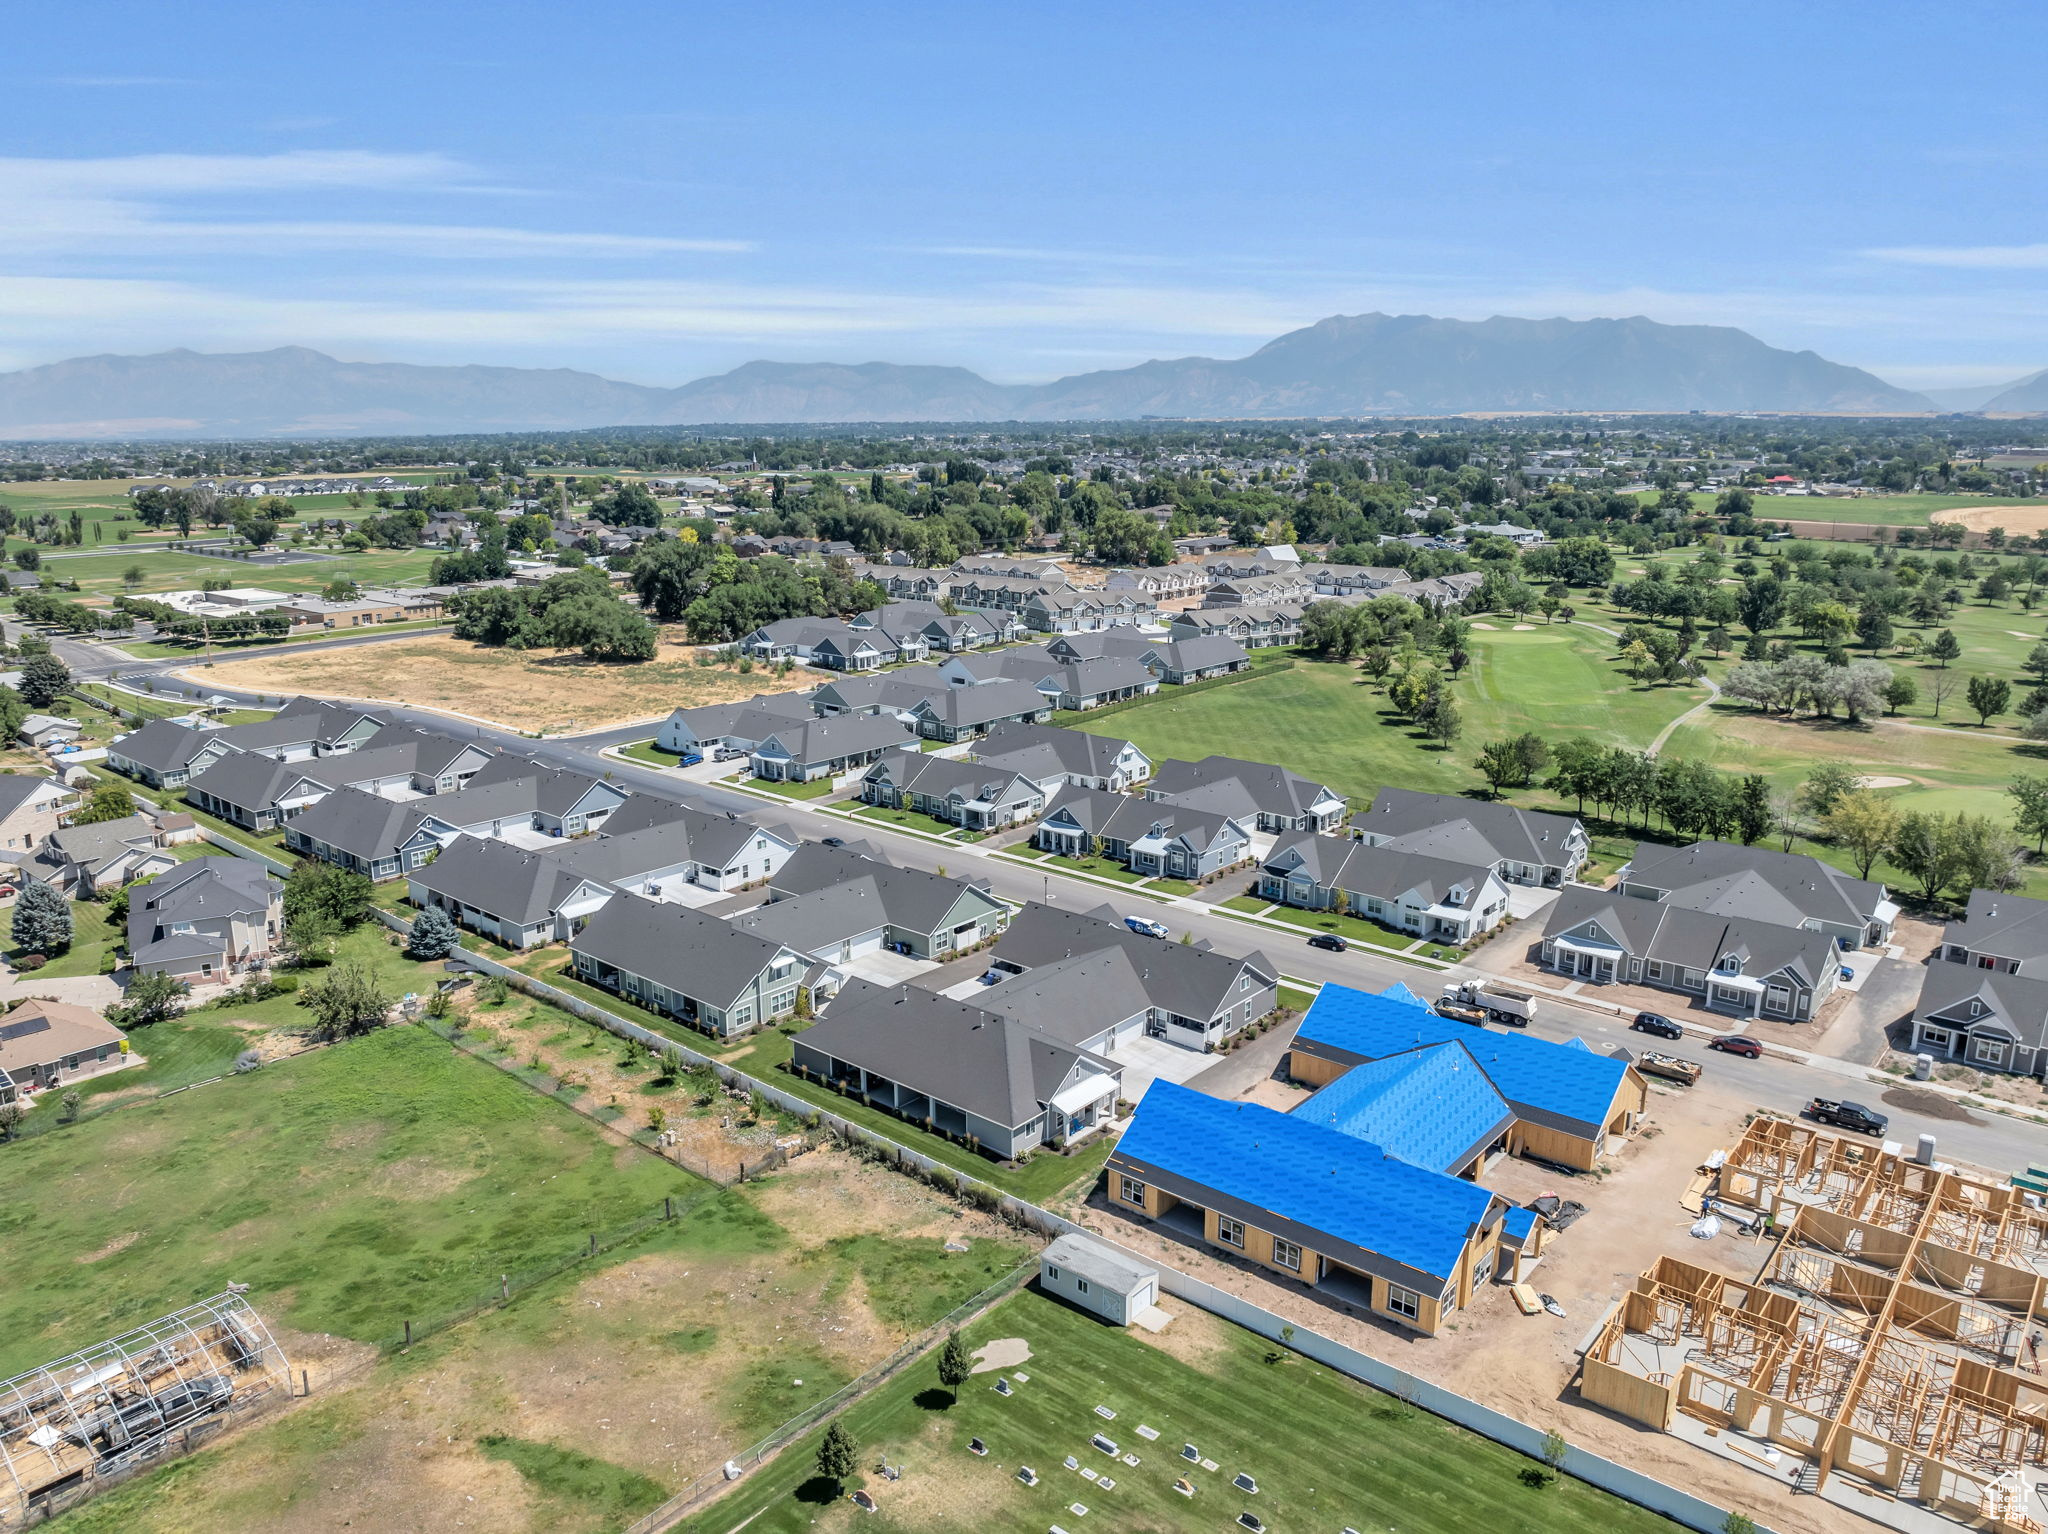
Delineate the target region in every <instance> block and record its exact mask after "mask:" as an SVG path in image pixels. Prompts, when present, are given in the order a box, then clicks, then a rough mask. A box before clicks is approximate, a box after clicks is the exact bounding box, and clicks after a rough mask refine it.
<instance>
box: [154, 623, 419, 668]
mask: <svg viewBox="0 0 2048 1534" xmlns="http://www.w3.org/2000/svg"><path fill="white" fill-rule="evenodd" d="M444 623H445V620H443V619H440V618H420V619H418V620H416V621H414V622H410V623H380V624H378V625H377V627H376V628H375V629H373V630H371V631H370V632H372V633H375V634H379V635H385V634H413V633H418V632H419V631H420V630H422V629H434V628H441V627H443V625H444ZM356 632H358V631H357V630H355V629H339V630H327V629H321V630H316V631H315V632H313V633H311V634H293V635H290V636H288V637H286V638H283V639H279V638H276V637H274V636H267V635H266V636H259V637H256V638H253V639H216V640H214V641H213V652H212V653H213V654H214V655H215V656H218V657H221V658H226V657H228V656H231V655H233V654H235V653H236V652H237V651H241V650H262V649H268V648H269V647H271V646H273V645H299V644H318V643H320V642H322V641H324V640H331V639H341V638H347V637H348V636H349V635H351V634H354V633H356ZM114 648H116V649H118V650H119V651H120V652H121V653H122V654H123V655H132V656H134V657H135V658H136V659H137V660H194V659H198V660H204V659H205V658H206V654H207V647H206V644H205V641H203V640H199V639H193V640H168V639H143V640H138V641H137V642H135V643H134V644H124V645H116V646H115V647H114Z"/></svg>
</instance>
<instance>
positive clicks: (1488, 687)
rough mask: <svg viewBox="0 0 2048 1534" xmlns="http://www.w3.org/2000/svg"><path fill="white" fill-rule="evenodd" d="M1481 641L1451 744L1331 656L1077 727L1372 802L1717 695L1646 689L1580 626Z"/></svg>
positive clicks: (1478, 637)
mask: <svg viewBox="0 0 2048 1534" xmlns="http://www.w3.org/2000/svg"><path fill="white" fill-rule="evenodd" d="M1482 621H1487V622H1493V621H1495V620H1493V619H1486V620H1482ZM1498 621H1500V622H1502V623H1503V624H1505V623H1507V622H1509V621H1510V620H1506V619H1502V620H1498ZM1469 647H1470V650H1471V653H1472V657H1473V658H1472V664H1471V666H1470V667H1469V668H1467V670H1466V671H1465V673H1464V675H1463V676H1461V677H1460V678H1459V679H1458V681H1457V682H1456V683H1455V684H1454V691H1455V695H1456V697H1457V700H1458V703H1459V705H1460V707H1461V708H1462V709H1463V711H1464V720H1465V730H1464V736H1463V738H1462V740H1461V741H1460V742H1459V744H1458V746H1457V747H1456V748H1454V749H1453V750H1451V751H1448V752H1446V751H1442V750H1440V749H1438V748H1437V747H1436V746H1435V745H1434V744H1433V743H1432V742H1430V741H1428V740H1426V739H1424V738H1423V737H1422V734H1421V732H1420V731H1419V730H1417V729H1415V728H1413V727H1412V726H1411V725H1409V724H1408V723H1407V722H1406V721H1405V720H1403V719H1401V718H1399V717H1398V716H1397V715H1395V714H1394V713H1393V712H1392V710H1391V709H1390V708H1389V707H1388V704H1387V701H1386V698H1385V695H1384V694H1383V693H1382V692H1380V690H1379V689H1378V688H1376V687H1374V686H1371V685H1369V684H1368V682H1367V679H1366V678H1365V676H1364V674H1363V673H1362V672H1360V671H1359V670H1358V669H1357V667H1355V666H1348V665H1338V664H1332V663H1327V662H1306V661H1305V662H1303V663H1302V664H1300V665H1298V666H1296V667H1294V668H1293V669H1292V670H1289V671H1283V672H1280V673H1279V674H1277V675H1275V676H1270V677H1260V678H1258V679H1257V680H1255V681H1250V682H1244V683H1241V684H1239V685H1237V686H1234V687H1219V688H1216V689H1215V690H1213V691H1210V692H1204V693H1196V694H1194V695H1192V696H1186V697H1176V696H1174V695H1172V693H1171V692H1170V691H1169V690H1167V689H1164V688H1162V689H1161V690H1160V691H1159V692H1158V693H1156V694H1154V695H1153V697H1152V698H1151V699H1150V700H1149V701H1148V702H1147V703H1146V704H1145V705H1144V706H1143V707H1139V708H1131V709H1126V710H1124V711H1123V712H1122V713H1119V714H1115V715H1112V716H1111V717H1109V718H1107V719H1104V720H1102V721H1101V722H1100V724H1099V725H1098V724H1096V723H1095V722H1094V716H1093V715H1084V716H1082V717H1081V718H1080V719H1078V720H1077V721H1076V722H1075V727H1076V728H1078V729H1083V730H1088V731H1091V732H1093V733H1099V734H1104V735H1115V736H1122V737H1124V738H1126V739H1129V740H1132V741H1135V742H1136V743H1137V745H1138V747H1139V748H1140V749H1141V750H1143V751H1144V752H1146V753H1147V754H1148V755H1149V756H1151V758H1152V759H1153V761H1155V762H1157V761H1160V760H1162V759H1164V758H1167V757H1179V758H1181V759H1183V760H1187V761H1199V760H1200V759H1201V758H1203V757H1205V756H1208V755H1211V754H1212V753H1217V752H1222V753H1226V754H1235V755H1242V756H1246V757H1250V758H1253V759H1255V760H1259V761H1272V762H1277V763H1279V764H1280V765H1281V766H1284V767H1289V768H1292V769H1293V770H1294V771H1296V772H1299V773H1302V774H1304V775H1306V776H1308V777H1311V778H1314V779H1316V780H1317V781H1319V782H1324V783H1328V784H1330V785H1331V786H1332V787H1334V788H1336V789H1338V790H1339V791H1340V792H1343V793H1346V794H1349V795H1350V796H1351V797H1352V800H1353V803H1354V805H1355V806H1356V807H1357V808H1359V809H1363V808H1364V807H1365V806H1366V805H1367V804H1369V803H1370V802H1371V800H1372V796H1373V794H1374V793H1375V792H1376V791H1377V790H1378V789H1379V788H1380V787H1381V786H1382V785H1383V784H1389V783H1396V784H1400V785H1402V786H1404V787H1409V788H1420V789H1428V790H1433V791H1436V792H1440V793H1456V792H1460V791H1465V790H1470V789H1472V788H1474V787H1476V786H1478V783H1479V778H1478V774H1477V773H1476V772H1475V771H1474V770H1473V768H1472V765H1471V759H1472V757H1473V755H1474V754H1475V753H1476V751H1477V749H1478V747H1479V745H1480V744H1481V743H1483V742H1485V741H1488V740H1492V739H1495V738H1497V737H1499V736H1504V735H1518V734H1520V733H1521V732H1523V731H1524V730H1535V731H1537V732H1539V733H1540V734H1543V735H1544V736H1546V737H1548V738H1549V739H1551V740H1556V739H1559V738H1560V737H1562V736H1565V735H1572V734H1576V735H1587V736H1591V737H1592V738H1594V739H1596V740H1598V741H1600V742H1601V743H1603V744H1608V745H1635V746H1642V745H1646V744H1648V743H1649V741H1650V739H1651V738H1652V737H1654V736H1655V735H1656V733H1657V731H1658V730H1660V729H1661V728H1662V727H1663V726H1664V725H1665V724H1666V723H1668V722H1669V721H1670V720H1672V719H1675V718H1677V717H1678V716H1679V715H1680V714H1682V713H1684V712H1685V711H1686V710H1687V709H1689V708H1691V707H1692V706H1693V705H1694V704H1696V703H1698V702H1699V701H1700V700H1701V699H1702V698H1704V697H1705V696H1706V694H1705V691H1704V690H1703V689H1701V688H1698V687H1693V686H1685V687H1647V688H1645V687H1639V686H1637V685H1636V684H1635V683H1633V682H1631V681H1630V680H1629V679H1628V677H1627V676H1626V675H1625V674H1624V673H1622V672H1621V671H1620V670H1619V669H1618V668H1617V667H1616V666H1615V665H1614V664H1613V662H1612V658H1611V657H1612V651H1613V645H1612V642H1611V641H1610V640H1608V639H1607V637H1606V636H1605V635H1602V634H1597V633H1594V632H1592V631H1591V630H1588V629H1585V628H1583V627H1580V626H1576V625H1572V626H1567V625H1562V624H1554V625H1549V626H1542V625H1539V626H1538V627H1536V628H1534V629H1532V630H1528V631H1525V632H1521V633H1517V632H1515V631H1514V630H1513V629H1511V628H1506V627H1503V628H1499V629H1475V630H1474V631H1473V632H1472V635H1471V639H1470V641H1469Z"/></svg>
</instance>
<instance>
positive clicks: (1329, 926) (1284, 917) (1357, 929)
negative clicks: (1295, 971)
mask: <svg viewBox="0 0 2048 1534" xmlns="http://www.w3.org/2000/svg"><path fill="white" fill-rule="evenodd" d="M1240 909H1242V908H1241V907H1240ZM1266 919H1267V920H1268V921H1281V922H1285V923H1287V925H1288V926H1290V927H1299V928H1301V930H1302V931H1304V932H1334V933H1336V934H1337V935H1338V936H1340V937H1342V938H1345V939H1346V940H1348V941H1350V942H1353V943H1368V944H1370V945H1371V946H1373V947H1374V948H1388V949H1392V950H1394V951H1396V952H1400V951H1402V950H1405V949H1408V948H1412V947H1414V946H1415V944H1416V942H1417V941H1418V939H1417V938H1416V936H1415V934H1414V933H1412V932H1397V931H1395V930H1394V929H1393V928H1392V927H1383V926H1381V925H1380V924H1379V923H1378V922H1376V921H1368V920H1366V919H1365V918H1364V917H1363V916H1352V915H1348V914H1347V915H1343V916H1339V915H1338V914H1337V913H1336V912H1334V911H1297V910H1295V909H1294V908H1293V907H1291V906H1284V905H1276V906H1274V907H1273V909H1272V910H1270V911H1268V912H1267V913H1266Z"/></svg>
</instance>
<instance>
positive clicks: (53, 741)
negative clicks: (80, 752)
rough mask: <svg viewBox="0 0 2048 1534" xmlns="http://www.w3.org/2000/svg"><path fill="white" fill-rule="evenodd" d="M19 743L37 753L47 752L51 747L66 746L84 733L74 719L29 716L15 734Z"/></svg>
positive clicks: (39, 715) (47, 715) (45, 715)
mask: <svg viewBox="0 0 2048 1534" xmlns="http://www.w3.org/2000/svg"><path fill="white" fill-rule="evenodd" d="M15 733H16V738H17V739H18V740H20V742H21V743H22V744H23V745H25V746H29V747H31V748H33V749H35V750H37V751H47V750H49V749H50V748H51V747H52V746H68V745H70V744H71V743H72V742H73V741H74V740H76V739H78V737H79V736H81V735H83V734H84V733H85V727H84V726H83V725H81V724H80V723H79V722H78V721H77V720H76V719H59V718H56V717H55V716H53V715H50V714H30V715H29V716H28V717H27V718H25V719H23V720H22V721H21V728H20V729H19V730H18V731H16V732H15Z"/></svg>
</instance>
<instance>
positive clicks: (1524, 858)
mask: <svg viewBox="0 0 2048 1534" xmlns="http://www.w3.org/2000/svg"><path fill="white" fill-rule="evenodd" d="M1351 826H1352V829H1353V830H1355V831H1358V832H1360V833H1363V834H1370V835H1372V836H1375V837H1381V838H1385V839H1388V840H1391V841H1398V842H1399V843H1400V844H1401V846H1402V848H1403V849H1405V850H1407V851H1411V852H1428V853H1430V854H1432V855H1434V856H1438V857H1448V858H1457V859H1465V860H1469V861H1473V862H1486V863H1497V862H1499V861H1501V860H1502V859H1503V858H1505V859H1508V860H1510V861H1512V862H1517V863H1532V864H1535V865H1536V866H1538V867H1542V866H1545V865H1549V866H1562V865H1563V864H1564V863H1565V862H1567V860H1568V859H1570V858H1571V857H1572V854H1571V853H1570V852H1568V851H1567V845H1568V843H1569V842H1570V841H1571V839H1572V837H1573V834H1574V832H1578V831H1580V826H1579V822H1578V821H1576V820H1574V819H1573V818H1572V817H1571V816H1569V815H1544V814H1539V813H1537V812H1536V811H1534V810H1525V809H1520V808H1518V807H1516V806H1515V805H1512V804H1497V803H1483V802H1481V801H1480V800H1477V799H1466V798H1463V797H1461V796H1460V795H1457V794H1425V793H1418V792H1416V791H1415V790H1414V789H1408V788H1383V789H1381V790H1380V791H1379V793H1378V794H1376V795H1375V796H1374V797H1373V801H1372V808H1370V809H1366V810H1360V811H1359V812H1358V813H1357V814H1356V815H1353V816H1352V817H1351Z"/></svg>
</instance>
